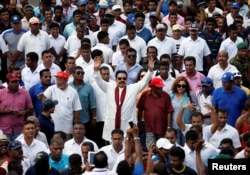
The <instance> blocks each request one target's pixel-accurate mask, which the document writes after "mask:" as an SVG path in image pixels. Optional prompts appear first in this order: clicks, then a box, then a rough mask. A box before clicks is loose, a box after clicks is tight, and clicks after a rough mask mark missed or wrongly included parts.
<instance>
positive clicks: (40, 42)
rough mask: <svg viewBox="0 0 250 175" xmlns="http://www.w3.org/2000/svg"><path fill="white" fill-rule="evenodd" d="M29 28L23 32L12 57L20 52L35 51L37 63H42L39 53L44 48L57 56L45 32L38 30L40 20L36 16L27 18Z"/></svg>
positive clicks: (15, 56) (17, 55)
mask: <svg viewBox="0 0 250 175" xmlns="http://www.w3.org/2000/svg"><path fill="white" fill-rule="evenodd" d="M29 27H30V30H29V31H28V32H26V33H24V34H23V35H22V36H21V38H20V40H19V41H18V44H17V51H16V53H15V55H14V59H16V58H17V57H19V56H20V54H21V53H22V52H24V53H25V55H26V54H27V53H29V52H36V53H37V55H38V56H39V61H38V64H40V63H42V59H41V53H42V51H44V50H50V51H51V53H52V54H53V55H54V56H55V57H57V54H56V52H55V50H54V48H53V47H52V45H51V43H50V39H49V35H48V34H47V32H45V31H42V30H40V21H39V19H38V18H37V17H32V18H30V20H29Z"/></svg>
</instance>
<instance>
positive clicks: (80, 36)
mask: <svg viewBox="0 0 250 175" xmlns="http://www.w3.org/2000/svg"><path fill="white" fill-rule="evenodd" d="M84 32H85V30H84V29H83V28H78V29H77V30H76V35H77V38H78V39H80V40H81V39H83V37H84Z"/></svg>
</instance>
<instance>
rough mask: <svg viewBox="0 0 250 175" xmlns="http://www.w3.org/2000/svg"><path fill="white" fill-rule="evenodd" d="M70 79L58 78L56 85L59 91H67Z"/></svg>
mask: <svg viewBox="0 0 250 175" xmlns="http://www.w3.org/2000/svg"><path fill="white" fill-rule="evenodd" d="M67 83H68V79H66V78H61V77H56V85H57V87H58V88H59V89H62V90H63V89H65V87H66V86H67Z"/></svg>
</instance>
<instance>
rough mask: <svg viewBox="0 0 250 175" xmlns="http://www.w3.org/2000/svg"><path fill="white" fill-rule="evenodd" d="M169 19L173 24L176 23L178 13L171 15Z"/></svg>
mask: <svg viewBox="0 0 250 175" xmlns="http://www.w3.org/2000/svg"><path fill="white" fill-rule="evenodd" d="M169 21H170V24H171V25H174V24H176V21H177V16H176V15H170V16H169Z"/></svg>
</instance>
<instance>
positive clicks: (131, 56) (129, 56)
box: [127, 55, 136, 58]
mask: <svg viewBox="0 0 250 175" xmlns="http://www.w3.org/2000/svg"><path fill="white" fill-rule="evenodd" d="M127 57H128V58H136V55H127Z"/></svg>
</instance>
